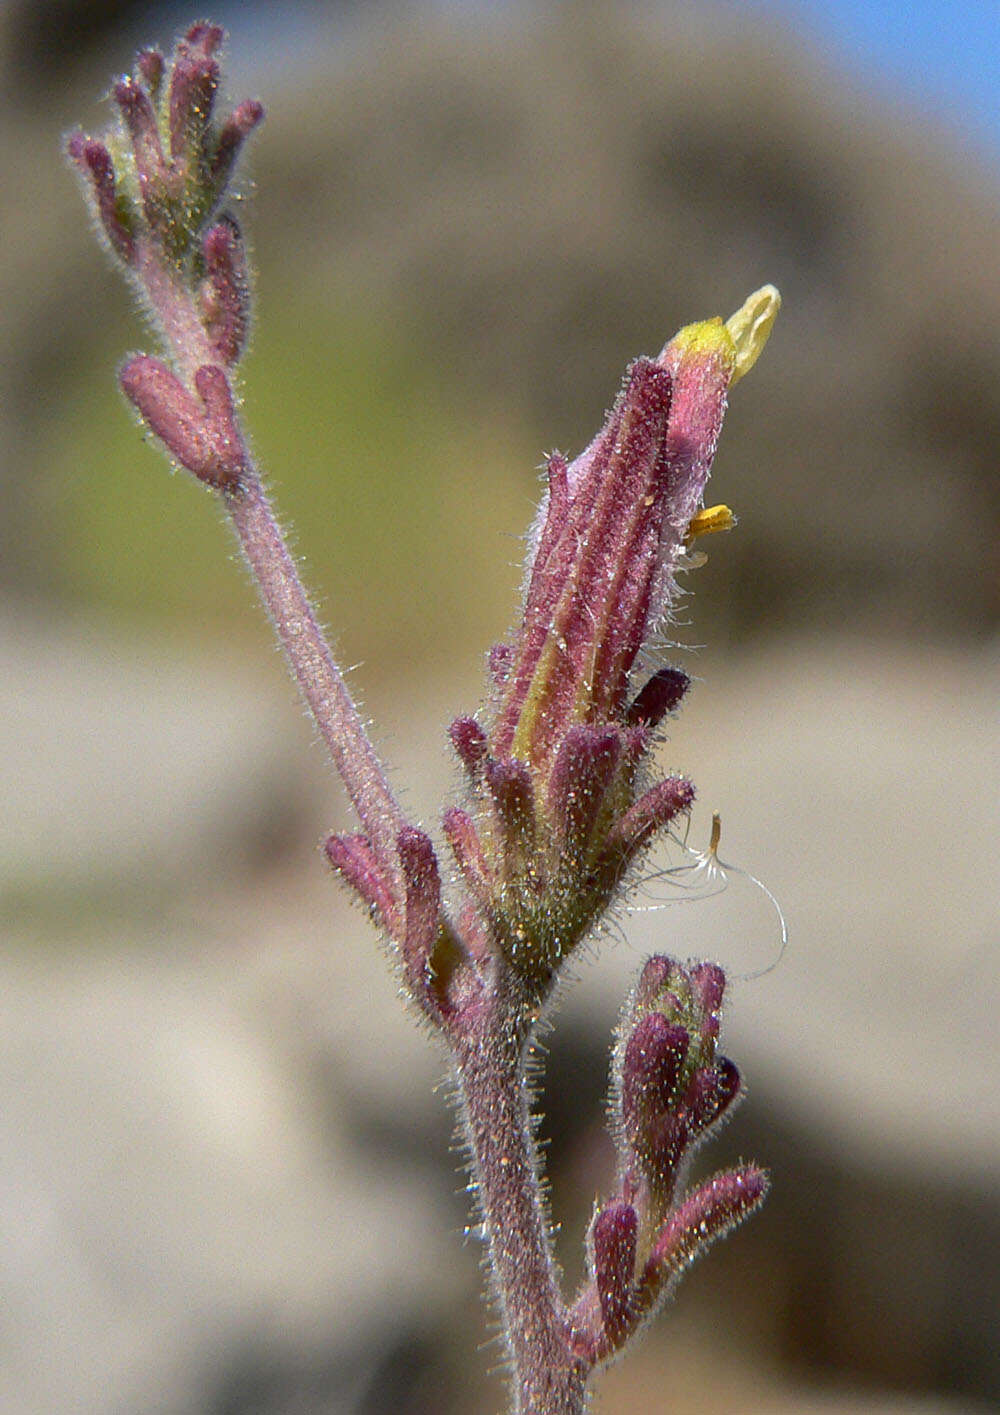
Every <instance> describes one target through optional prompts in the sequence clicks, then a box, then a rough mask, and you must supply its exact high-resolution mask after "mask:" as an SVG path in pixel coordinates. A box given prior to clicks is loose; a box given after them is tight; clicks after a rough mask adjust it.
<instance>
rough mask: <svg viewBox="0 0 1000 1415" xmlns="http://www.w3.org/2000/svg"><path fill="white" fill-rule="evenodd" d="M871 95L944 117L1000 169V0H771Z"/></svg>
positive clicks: (766, 6)
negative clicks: (884, 94)
mask: <svg viewBox="0 0 1000 1415" xmlns="http://www.w3.org/2000/svg"><path fill="white" fill-rule="evenodd" d="M730 9H743V10H762V11H764V12H767V13H771V14H778V15H789V16H792V17H794V19H796V20H798V21H799V22H800V23H801V24H802V25H803V28H804V31H805V34H806V36H807V37H808V38H809V39H811V40H813V42H815V43H818V46H819V47H820V49H821V50H822V51H824V52H825V54H826V56H827V58H828V60H831V61H832V62H833V63H834V64H835V65H836V66H837V67H843V68H845V69H847V70H848V71H849V72H853V73H854V74H856V75H857V77H858V78H859V79H860V80H861V81H862V84H863V86H864V88H865V89H868V90H872V89H875V90H876V91H878V90H887V91H888V94H889V97H890V99H891V98H892V97H896V98H898V99H899V100H900V101H902V102H904V103H908V104H916V105H917V106H918V107H920V108H922V109H924V110H925V111H926V110H930V111H931V112H932V113H933V112H936V113H938V114H939V115H940V116H941V118H942V120H943V121H944V122H945V123H946V124H947V125H948V126H949V127H951V128H952V129H953V131H955V132H957V134H958V135H959V137H960V138H962V137H964V138H967V139H968V140H970V141H972V142H973V143H974V144H976V146H978V147H979V148H980V149H981V150H983V151H984V152H985V153H986V154H987V155H988V156H991V157H992V158H993V160H994V162H996V163H997V164H998V165H1000V0H877V3H869V4H866V3H865V2H864V0H826V3H819V0H771V3H756V0H751V2H750V3H748V4H744V5H742V6H740V5H737V4H731V5H730Z"/></svg>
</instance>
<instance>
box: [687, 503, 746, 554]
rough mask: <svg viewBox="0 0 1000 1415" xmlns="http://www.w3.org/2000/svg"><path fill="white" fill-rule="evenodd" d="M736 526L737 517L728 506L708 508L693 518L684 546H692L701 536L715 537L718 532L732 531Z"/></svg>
mask: <svg viewBox="0 0 1000 1415" xmlns="http://www.w3.org/2000/svg"><path fill="white" fill-rule="evenodd" d="M735 525H736V517H735V516H734V515H733V513H732V511H730V509H729V507H728V506H706V507H704V508H703V509H702V510H701V511H698V512H697V513H696V514H695V515H694V516H692V517H691V521H690V523H689V525H688V528H687V535H686V536H685V537H684V544H685V545H686V546H687V545H690V544H691V542H692V541H694V540H697V538H698V537H699V536H710V535H714V534H715V532H716V531H731V530H732V529H733V527H734V526H735Z"/></svg>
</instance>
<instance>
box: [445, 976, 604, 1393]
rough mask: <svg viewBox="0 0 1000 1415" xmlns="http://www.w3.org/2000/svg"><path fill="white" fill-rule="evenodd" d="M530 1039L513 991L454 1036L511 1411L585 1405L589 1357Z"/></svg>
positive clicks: (495, 999) (496, 1001)
mask: <svg viewBox="0 0 1000 1415" xmlns="http://www.w3.org/2000/svg"><path fill="white" fill-rule="evenodd" d="M525 1048H526V1037H525V1033H524V1029H523V1027H522V1026H521V1024H520V1023H519V1021H518V1018H517V1011H516V1009H515V1005H513V1000H512V999H510V998H504V997H500V998H497V997H495V998H494V999H493V1000H492V1001H491V1003H490V1005H489V1006H488V1007H487V1008H486V1009H484V1014H483V1016H482V1017H481V1019H480V1020H479V1021H478V1023H477V1025H475V1026H474V1027H473V1028H472V1029H471V1030H470V1032H469V1034H467V1035H465V1036H463V1037H462V1038H461V1039H460V1040H459V1041H458V1042H457V1043H456V1046H455V1064H456V1070H457V1075H458V1083H459V1089H460V1094H461V1100H462V1106H463V1110H464V1120H465V1123H466V1131H467V1134H468V1138H469V1143H470V1146H471V1149H472V1158H473V1165H474V1177H475V1182H476V1190H477V1196H478V1202H479V1207H480V1210H481V1212H482V1217H483V1222H484V1224H485V1228H486V1234H487V1238H488V1240H489V1245H490V1267H491V1272H492V1278H493V1283H494V1288H495V1295H496V1298H497V1300H498V1302H499V1305H500V1309H501V1317H502V1321H503V1327H504V1335H505V1337H506V1341H507V1352H508V1356H509V1359H510V1363H511V1382H512V1388H513V1394H514V1400H515V1404H514V1415H582V1412H583V1410H584V1406H585V1383H586V1377H587V1365H586V1363H585V1362H584V1361H583V1360H582V1359H581V1357H580V1355H579V1354H578V1353H577V1352H576V1351H575V1350H574V1348H573V1343H572V1329H571V1325H570V1319H569V1314H568V1312H567V1310H566V1307H565V1305H564V1303H563V1299H562V1295H561V1293H560V1290H559V1283H558V1280H557V1276H556V1270H555V1264H554V1261H553V1258H552V1248H551V1242H550V1239H549V1233H548V1226H547V1223H546V1218H545V1212H544V1207H543V1204H542V1196H541V1189H540V1185H539V1166H538V1156H537V1152H536V1147H535V1143H534V1139H533V1137H532V1131H531V1120H530V1116H529V1113H528V1103H527V1082H526V1078H525Z"/></svg>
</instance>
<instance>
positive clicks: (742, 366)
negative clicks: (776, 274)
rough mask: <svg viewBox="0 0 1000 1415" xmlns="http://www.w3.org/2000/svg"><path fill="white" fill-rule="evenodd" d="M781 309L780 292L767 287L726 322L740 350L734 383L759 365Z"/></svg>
mask: <svg viewBox="0 0 1000 1415" xmlns="http://www.w3.org/2000/svg"><path fill="white" fill-rule="evenodd" d="M780 309H781V296H780V295H779V294H778V292H777V290H776V289H775V288H774V286H773V285H763V286H762V287H761V288H760V289H759V290H755V291H754V293H753V294H752V295H751V296H750V298H749V299H747V300H745V301H744V303H743V305H742V307H741V308H740V309H738V310H737V311H736V313H735V314H734V315H732V316H731V317H730V318H729V319H727V320H726V328H727V329H728V330H729V334H730V337H731V339H732V341H733V344H734V345H735V347H736V366H735V368H734V369H733V376H732V379H731V383H735V382H736V381H737V379H740V378H742V377H743V375H744V374H745V373H749V372H750V370H751V369H752V368H753V366H754V364H755V363H756V362H757V359H758V358H759V356H760V352H761V350H762V349H763V347H764V345H765V344H766V343H767V340H768V335H769V334H770V333H771V326H772V325H773V324H774V321H775V320H776V319H777V317H778V311H779V310H780Z"/></svg>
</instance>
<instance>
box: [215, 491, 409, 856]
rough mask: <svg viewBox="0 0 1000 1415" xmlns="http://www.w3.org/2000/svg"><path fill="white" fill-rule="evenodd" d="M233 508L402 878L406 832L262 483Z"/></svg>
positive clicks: (284, 634) (354, 796)
mask: <svg viewBox="0 0 1000 1415" xmlns="http://www.w3.org/2000/svg"><path fill="white" fill-rule="evenodd" d="M226 504H227V507H228V510H229V513H230V515H231V517H232V521H233V525H234V527H235V529H236V534H237V535H238V536H239V540H240V545H241V546H242V547H243V553H244V555H245V556H246V558H247V562H248V563H249V565H250V569H251V572H252V574H253V576H254V579H255V580H256V582H257V586H258V589H259V591H260V596H261V599H262V600H263V602H264V604H265V606H266V607H267V611H268V613H269V615H270V616H271V621H272V623H273V625H274V630H275V633H276V634H277V636H278V641H279V643H280V644H281V647H282V649H283V650H284V652H285V656H286V657H287V659H288V663H289V666H290V667H291V670H292V673H293V674H294V675H295V680H296V682H297V683H298V685H299V689H300V690H301V693H302V696H303V698H304V699H305V701H306V704H307V706H308V708H309V711H310V712H311V713H312V716H313V718H314V720H315V722H316V726H317V727H318V728H319V730H320V734H321V735H322V737H323V740H324V742H325V743H326V745H327V748H328V750H329V752H330V756H331V757H332V758H333V762H334V765H335V766H336V768H337V771H338V772H339V773H340V776H341V778H342V779H343V782H344V785H345V786H346V788H347V791H348V794H349V795H350V798H351V800H352V802H353V803H354V807H355V809H356V811H357V813H358V816H359V818H360V820H361V824H362V825H363V827H364V829H365V832H366V833H367V835H368V837H369V839H370V840H371V842H372V845H373V847H374V849H375V853H376V855H377V857H378V858H379V859H380V860H381V861H382V862H383V864H384V865H390V864H391V867H392V872H393V875H394V877H397V878H398V856H397V849H396V839H397V836H398V835H399V832H400V830H401V829H402V827H403V826H404V825H405V823H406V822H405V818H404V816H403V813H402V810H401V809H400V806H399V803H398V802H397V800H396V798H395V796H394V795H393V794H392V790H391V788H390V786H389V783H388V781H387V779H386V776H385V772H384V771H383V770H382V766H381V763H380V762H379V759H378V756H377V755H376V752H375V748H374V747H373V746H372V743H371V740H370V738H369V737H368V734H367V732H366V731H365V727H364V723H363V722H362V720H361V716H360V714H359V713H358V710H357V708H356V707H355V705H354V701H353V699H352V698H351V695H350V693H349V692H348V690H347V685H346V684H345V682H344V679H343V676H342V674H341V672H340V669H339V668H338V667H337V664H336V661H335V660H334V657H333V654H332V653H331V651H330V646H329V644H328V643H327V641H326V637H325V635H324V633H323V630H322V628H321V627H320V624H319V621H318V620H317V618H316V615H315V612H314V610H313V607H312V605H311V604H310V603H309V597H308V595H307V594H306V591H305V588H304V587H303V584H302V581H301V579H300V578H299V572H298V569H297V568H296V565H295V561H294V560H293V559H292V556H291V554H290V552H289V550H288V547H287V545H286V544H285V539H284V537H283V535H282V534H281V530H280V528H279V526H278V523H277V521H276V520H275V517H274V512H273V511H272V509H271V505H270V502H269V501H268V497H267V493H266V492H265V490H264V488H263V486H262V485H261V482H260V478H259V477H258V476H257V475H256V474H254V473H250V472H247V473H246V474H245V475H244V477H243V478H242V480H241V484H240V486H239V488H238V489H237V490H236V491H235V492H234V493H232V494H230V495H227V496H226Z"/></svg>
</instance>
